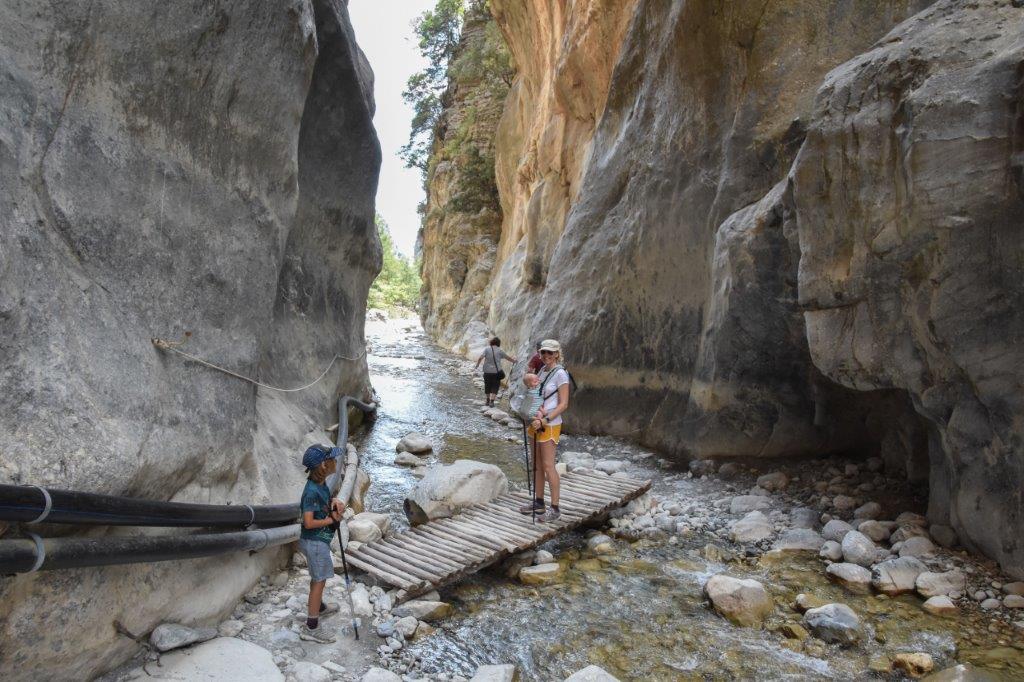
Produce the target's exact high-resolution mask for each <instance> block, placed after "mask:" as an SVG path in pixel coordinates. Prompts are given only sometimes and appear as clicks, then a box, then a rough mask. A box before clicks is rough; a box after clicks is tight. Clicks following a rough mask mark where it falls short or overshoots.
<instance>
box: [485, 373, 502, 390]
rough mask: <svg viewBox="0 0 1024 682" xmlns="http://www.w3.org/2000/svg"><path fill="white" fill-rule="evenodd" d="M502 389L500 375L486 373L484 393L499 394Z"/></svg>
mask: <svg viewBox="0 0 1024 682" xmlns="http://www.w3.org/2000/svg"><path fill="white" fill-rule="evenodd" d="M500 389H501V380H500V379H498V373H497V372H495V373H493V374H492V373H491V372H484V393H486V394H487V395H491V394H492V393H497V392H498V391H499V390H500Z"/></svg>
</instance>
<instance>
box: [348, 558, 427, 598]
mask: <svg viewBox="0 0 1024 682" xmlns="http://www.w3.org/2000/svg"><path fill="white" fill-rule="evenodd" d="M345 559H346V560H347V561H348V562H349V563H350V564H352V565H353V566H355V567H356V568H359V569H361V570H364V571H366V572H367V573H371V574H373V575H375V576H377V577H378V578H380V579H381V580H383V581H384V582H386V583H388V584H389V585H394V586H396V587H401V588H402V589H403V590H408V591H412V590H416V589H418V588H419V587H421V585H422V583H423V581H422V580H419V579H415V580H413V579H406V578H401V577H398V576H396V575H395V574H394V573H392V572H391V571H388V570H385V569H384V568H382V567H380V566H378V565H377V564H375V563H372V562H369V561H364V560H363V559H362V558H361V557H358V556H356V555H355V553H354V552H351V553H350V552H345ZM410 578H411V576H410Z"/></svg>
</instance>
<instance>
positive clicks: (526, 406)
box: [512, 374, 544, 422]
mask: <svg viewBox="0 0 1024 682" xmlns="http://www.w3.org/2000/svg"><path fill="white" fill-rule="evenodd" d="M523 386H525V387H526V389H525V390H523V391H522V392H520V393H519V394H518V395H516V396H515V398H516V402H518V405H512V409H513V410H515V412H516V414H517V415H519V418H520V419H522V420H523V421H524V422H530V421H532V420H533V419H535V418H536V417H537V412H538V411H540V408H541V405H543V404H544V398H543V397H542V396H541V394H540V377H538V376H537V375H536V374H525V375H524V376H523Z"/></svg>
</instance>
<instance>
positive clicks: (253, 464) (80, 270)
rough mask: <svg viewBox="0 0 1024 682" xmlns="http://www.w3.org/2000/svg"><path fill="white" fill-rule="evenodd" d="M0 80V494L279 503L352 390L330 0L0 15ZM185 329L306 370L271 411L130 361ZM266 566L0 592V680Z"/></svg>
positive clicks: (167, 566) (150, 622)
mask: <svg viewBox="0 0 1024 682" xmlns="http://www.w3.org/2000/svg"><path fill="white" fill-rule="evenodd" d="M0 72H2V73H0V76H2V80H3V82H4V84H5V85H4V87H3V88H2V89H0V112H2V116H0V121H2V122H0V188H2V190H0V220H2V231H0V252H2V253H3V258H2V260H0V356H2V359H3V362H2V364H0V481H3V482H4V483H17V484H37V485H45V486H53V487H59V488H67V489H79V490H89V491H94V492H100V493H109V494H119V495H130V496H139V497H145V498H151V499H160V500H175V501H188V502H208V503H216V504H226V503H281V502H287V501H289V500H294V499H296V495H297V494H298V491H299V489H300V486H301V485H302V480H303V475H302V468H301V466H300V464H299V461H298V458H299V456H300V454H301V451H302V449H303V448H304V447H305V445H307V444H308V443H309V442H312V441H323V440H325V439H327V438H328V437H329V434H327V433H326V432H324V431H323V429H324V427H325V426H327V425H329V424H333V423H334V422H335V421H336V420H337V417H336V413H335V399H336V397H337V396H338V395H339V394H341V393H354V394H359V395H365V392H366V391H367V390H368V379H367V371H366V363H365V359H364V358H363V355H362V349H363V317H364V312H365V301H366V293H367V290H368V288H369V285H370V282H371V281H372V279H373V277H374V276H375V274H376V273H377V271H378V270H379V268H380V245H379V242H378V240H377V236H376V231H375V229H374V225H373V214H374V207H373V201H374V194H375V192H376V183H377V172H378V168H379V164H380V150H379V145H378V143H377V138H376V134H375V132H374V130H373V126H372V115H373V94H372V73H371V71H370V69H369V66H368V65H367V63H366V61H365V58H364V57H363V55H362V53H361V52H360V51H359V49H358V47H357V45H356V43H355V38H354V35H353V32H352V28H351V25H350V24H349V20H348V12H347V8H346V4H345V2H343V0H308V1H307V0H294V1H290V2H285V3H262V2H249V1H246V0H233V1H227V0H225V1H224V2H217V3H207V4H205V5H202V6H197V5H194V4H178V3H136V2H108V3H93V4H85V3H48V2H47V3H38V2H21V1H16V2H12V3H6V4H5V5H4V6H3V8H2V9H0ZM186 332H191V336H190V337H188V340H187V341H186V343H185V344H184V346H182V349H183V350H185V351H188V352H190V353H192V354H194V355H196V356H199V357H202V358H204V359H207V360H210V361H212V362H215V363H217V364H219V365H221V366H224V367H227V368H230V369H231V370H234V371H236V372H238V373H240V374H243V375H246V376H250V377H254V378H257V379H258V380H260V381H261V382H263V383H265V384H268V385H271V386H278V387H295V386H299V385H302V384H306V383H308V382H309V381H312V380H313V379H315V378H316V377H317V376H319V375H320V373H321V372H323V371H324V370H325V368H328V367H329V369H328V371H327V372H326V375H325V376H324V378H323V380H322V381H320V382H319V383H317V384H316V385H315V386H314V387H312V388H310V389H308V390H306V391H302V392H298V393H280V392H277V391H272V390H268V389H265V388H258V387H256V386H255V385H253V384H251V383H247V382H244V381H240V380H239V379H236V378H233V377H231V376H228V375H226V374H223V373H220V372H217V371H213V370H211V369H209V368H207V367H203V366H201V365H199V364H196V363H193V362H191V361H188V360H186V359H184V358H182V357H180V356H178V355H175V354H171V353H168V352H163V351H159V350H157V349H156V348H155V347H154V346H153V345H152V344H151V343H150V338H151V337H163V338H167V339H171V340H174V341H177V340H181V339H183V338H185V336H184V335H185V333H186ZM336 355H338V356H343V357H337V358H336V357H335V356H336ZM16 532H17V531H16V530H15V529H10V530H8V535H9V536H10V535H13V534H15V533H16ZM41 532H42V533H43V534H44V535H47V534H50V535H52V534H58V533H62V532H68V530H67V529H66V528H61V527H43V528H42V531H41ZM106 532H107V531H105V530H104V529H95V530H93V531H91V532H90V534H92V535H103V534H106ZM128 532H135V531H131V530H119V531H116V533H118V534H122V533H128ZM176 532H181V531H176ZM285 555H286V551H285V550H284V549H276V550H267V551H264V552H260V553H258V554H256V555H254V556H251V557H250V556H248V555H225V556H220V557H214V558H211V559H204V560H196V561H188V562H169V563H164V564H152V565H145V564H141V565H137V566H121V567H110V568H102V569H90V570H76V571H61V572H53V573H37V574H30V575H22V576H17V577H5V578H0V670H2V671H3V672H4V674H5V675H6V676H7V678H8V679H12V678H13V679H34V678H36V677H38V676H39V675H46V676H47V677H49V678H51V679H86V678H89V677H91V676H93V675H95V674H97V673H98V672H101V671H103V670H105V669H108V668H110V667H111V666H113V665H116V664H117V663H119V662H120V661H122V660H124V658H125V657H126V656H128V655H130V654H131V653H132V652H134V651H135V649H136V647H137V645H136V643H135V641H133V639H132V638H131V637H128V636H126V635H125V634H124V632H130V633H133V634H135V635H145V634H146V633H147V632H148V631H149V630H151V629H152V628H153V627H154V626H155V625H156V624H158V623H159V622H161V621H164V620H170V621H181V622H198V623H204V622H216V620H217V619H218V618H220V617H222V616H223V615H224V614H225V613H227V612H230V610H231V609H232V608H233V606H234V604H235V603H236V602H237V599H238V598H239V596H240V595H241V594H243V593H244V592H245V591H246V590H248V589H249V587H251V585H252V584H253V582H254V581H255V580H256V579H257V578H258V577H259V576H260V575H262V574H265V573H266V572H267V571H268V570H270V569H271V568H272V567H273V566H275V565H280V562H281V561H282V559H283V557H284V556H285ZM119 630H121V632H119Z"/></svg>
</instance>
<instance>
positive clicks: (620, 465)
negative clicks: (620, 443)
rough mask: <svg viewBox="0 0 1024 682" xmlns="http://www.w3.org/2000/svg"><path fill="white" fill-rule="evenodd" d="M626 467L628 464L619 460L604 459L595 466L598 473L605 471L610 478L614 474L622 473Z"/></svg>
mask: <svg viewBox="0 0 1024 682" xmlns="http://www.w3.org/2000/svg"><path fill="white" fill-rule="evenodd" d="M625 466H626V463H625V462H623V461H621V460H618V459H602V460H600V461H598V462H597V463H596V464H594V468H595V469H597V470H598V471H603V472H604V473H606V474H608V475H609V476H610V475H611V474H614V473H618V472H619V471H622V470H623V469H624V468H625Z"/></svg>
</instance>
